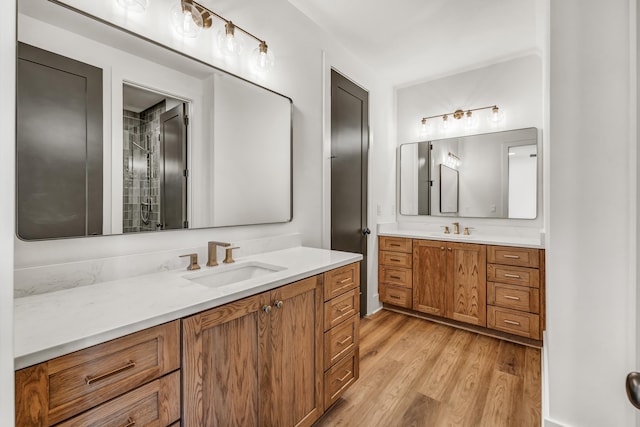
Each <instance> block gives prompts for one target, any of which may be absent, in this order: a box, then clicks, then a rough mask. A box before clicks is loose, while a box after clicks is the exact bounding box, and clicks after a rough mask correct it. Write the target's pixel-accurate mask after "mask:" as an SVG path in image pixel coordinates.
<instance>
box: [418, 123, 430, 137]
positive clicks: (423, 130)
mask: <svg viewBox="0 0 640 427" xmlns="http://www.w3.org/2000/svg"><path fill="white" fill-rule="evenodd" d="M430 133H431V122H429V121H428V120H427V119H422V121H421V125H420V136H427V135H429V134H430Z"/></svg>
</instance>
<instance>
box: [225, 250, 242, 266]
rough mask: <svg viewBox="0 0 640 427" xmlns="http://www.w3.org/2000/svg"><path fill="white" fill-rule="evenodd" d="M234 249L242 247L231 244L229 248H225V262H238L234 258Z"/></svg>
mask: <svg viewBox="0 0 640 427" xmlns="http://www.w3.org/2000/svg"><path fill="white" fill-rule="evenodd" d="M234 249H240V246H229V247H228V248H226V249H225V250H224V254H225V255H224V261H222V262H224V263H225V264H231V263H232V262H236V261H235V260H234V259H233V253H232V252H233V250H234Z"/></svg>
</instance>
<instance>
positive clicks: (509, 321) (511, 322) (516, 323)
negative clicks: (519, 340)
mask: <svg viewBox="0 0 640 427" xmlns="http://www.w3.org/2000/svg"><path fill="white" fill-rule="evenodd" d="M504 323H506V324H507V325H514V326H520V322H516V321H513V320H504Z"/></svg>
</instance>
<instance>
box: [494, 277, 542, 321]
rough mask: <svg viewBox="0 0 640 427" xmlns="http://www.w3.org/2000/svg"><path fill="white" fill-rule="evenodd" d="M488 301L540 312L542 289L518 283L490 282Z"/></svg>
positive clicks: (515, 308) (498, 304)
mask: <svg viewBox="0 0 640 427" xmlns="http://www.w3.org/2000/svg"><path fill="white" fill-rule="evenodd" d="M488 285H489V286H488V288H487V295H488V297H487V303H488V304H491V305H497V306H500V307H505V308H512V309H514V310H522V311H528V312H531V313H536V314H539V313H540V290H539V289H537V288H529V287H525V286H517V285H505V284H502V283H493V282H489V284H488Z"/></svg>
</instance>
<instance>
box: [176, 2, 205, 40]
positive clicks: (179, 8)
mask: <svg viewBox="0 0 640 427" xmlns="http://www.w3.org/2000/svg"><path fill="white" fill-rule="evenodd" d="M171 24H172V25H173V29H174V30H176V32H177V33H178V34H180V35H181V36H184V37H191V38H195V37H198V34H200V30H201V29H202V26H203V20H202V14H201V13H200V11H199V10H198V9H197V8H196V7H195V6H194V5H193V4H191V3H187V2H181V3H178V4H176V5H175V6H173V7H172V8H171Z"/></svg>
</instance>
